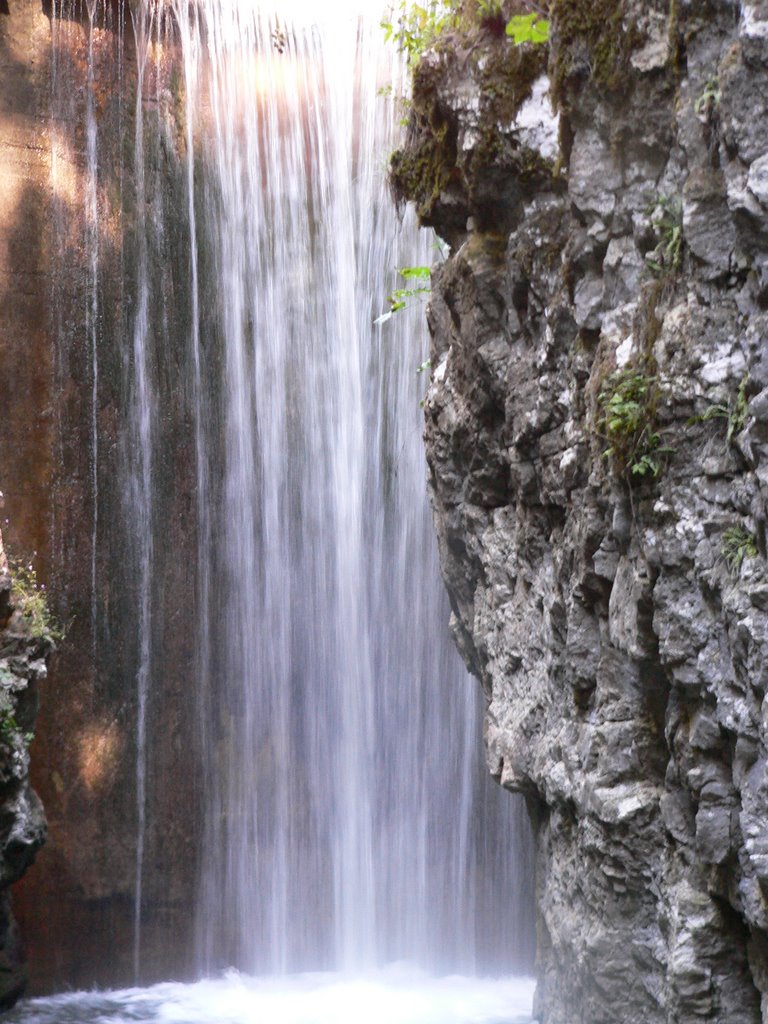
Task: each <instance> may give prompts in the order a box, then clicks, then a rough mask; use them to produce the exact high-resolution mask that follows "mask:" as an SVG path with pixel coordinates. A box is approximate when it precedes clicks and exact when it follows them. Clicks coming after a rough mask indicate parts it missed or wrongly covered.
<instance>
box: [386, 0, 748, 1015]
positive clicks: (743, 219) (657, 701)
mask: <svg viewBox="0 0 768 1024" xmlns="http://www.w3.org/2000/svg"><path fill="white" fill-rule="evenodd" d="M587 6H588V5H581V7H582V8H586V7H587ZM593 6H594V7H595V8H597V7H599V6H600V5H599V4H597V5H593ZM552 8H553V10H552V14H553V19H552V38H551V44H550V54H549V76H550V80H551V81H553V82H555V83H556V84H557V94H558V107H559V109H558V113H559V117H560V119H561V124H560V126H559V139H560V147H561V152H560V157H559V161H553V160H551V158H550V156H549V154H547V153H545V152H543V150H542V149H541V148H534V149H529V147H530V146H534V147H536V146H537V142H536V135H535V133H532V132H531V131H530V127H529V126H525V128H526V131H527V135H526V134H524V126H523V125H522V124H521V123H520V122H519V121H516V120H515V116H514V115H510V112H509V110H506V111H505V114H504V118H500V117H499V116H498V112H497V111H495V110H494V109H493V108H492V105H487V104H486V105H484V101H483V99H482V97H483V96H484V95H485V92H484V91H483V89H480V90H479V96H480V98H479V99H478V101H477V102H472V99H471V96H470V97H469V99H468V96H469V94H470V93H471V92H472V90H473V89H477V88H478V87H477V74H476V72H475V71H474V70H473V66H472V64H471V62H469V64H467V61H466V60H462V61H459V60H456V59H455V54H456V52H460V53H465V52H466V49H467V47H468V45H469V44H466V43H458V42H455V41H454V42H451V41H447V42H444V43H443V44H442V47H441V46H438V47H437V48H436V50H435V51H433V52H432V53H431V54H429V55H428V58H427V61H426V63H425V64H424V65H423V66H422V69H421V70H420V71H419V72H417V74H416V76H415V81H414V106H413V113H412V116H411V125H410V128H409V133H408V139H407V142H406V145H405V147H404V150H403V151H402V152H401V153H400V154H399V155H397V156H396V158H395V163H394V168H395V171H397V170H398V169H400V170H402V168H403V167H409V166H410V167H413V166H414V162H413V161H414V159H416V158H417V157H418V158H419V159H422V160H424V159H427V161H429V159H433V160H434V161H435V166H434V167H433V171H435V172H436V173H434V174H432V176H431V177H429V179H428V180H429V181H430V183H431V185H430V189H431V191H429V192H428V193H427V192H426V191H425V188H424V187H423V183H424V181H425V180H427V176H425V175H422V176H421V177H417V178H415V179H414V178H411V179H408V178H407V177H404V176H403V175H402V173H400V174H399V175H398V174H397V173H396V174H395V175H394V185H395V189H396V191H397V192H398V193H399V196H400V198H401V199H413V200H415V201H416V203H417V206H418V208H419V210H420V213H421V215H422V218H423V220H424V222H425V223H427V224H431V225H433V226H434V227H435V228H436V229H437V231H438V232H439V233H441V234H442V235H443V236H444V237H445V238H446V239H447V240H448V241H449V242H450V244H451V253H450V255H449V257H448V258H447V259H446V260H445V262H444V263H442V264H441V265H440V266H438V267H436V268H435V270H434V271H433V296H432V302H431V309H430V313H429V324H430V331H431V335H432V354H431V359H432V379H431V383H430V386H429V389H428V392H427V396H426V400H425V415H426V442H427V456H428V460H429V468H430V486H431V495H432V502H433V507H434V513H435V523H436V528H437V533H438V537H439V543H440V548H441V554H442V565H443V572H444V577H445V581H446V584H447V586H448V590H449V592H450V595H451V602H452V607H453V611H454V617H453V628H454V633H455V637H456V640H457V643H458V646H459V648H460V649H461V651H462V654H463V656H464V658H465V660H466V662H467V664H468V666H469V667H470V669H471V670H472V671H473V672H474V673H475V674H476V675H477V676H478V678H479V679H480V681H481V683H482V686H483V688H484V691H485V693H486V695H487V699H488V711H487V722H486V741H487V752H488V763H489V767H490V771H491V772H492V773H493V774H494V775H495V776H496V777H497V778H498V779H499V781H500V782H501V784H502V785H504V786H506V787H508V788H510V789H513V790H518V791H522V792H523V793H525V794H526V795H527V798H528V802H529V807H530V810H531V815H532V820H533V822H534V828H535V832H536V842H537V851H538V881H537V890H538V891H537V902H538V950H539V952H538V982H539V984H538V994H537V1013H538V1015H539V1018H540V1019H541V1021H543V1022H546V1024H575V1022H576V1021H584V1022H588V1024H609V1022H610V1024H617V1022H626V1024H630V1022H631V1024H635V1022H637V1024H639V1022H643V1024H655V1022H662V1021H663V1022H671V1021H675V1022H677V1024H689V1022H694V1021H712V1022H714V1021H717V1022H725V1021H727V1022H728V1024H742V1022H743V1024H747V1022H749V1024H754V1022H757V1021H764V1022H765V1021H768V904H767V903H766V893H768V775H767V774H766V763H767V760H766V736H767V732H766V730H768V716H767V714H766V707H768V704H767V703H766V690H767V688H768V668H767V667H766V652H767V651H768V574H767V573H766V563H765V557H766V535H765V529H766V498H767V497H768V200H767V199H766V196H768V192H767V191H766V166H768V116H767V115H768V111H767V110H766V106H768V83H767V82H766V77H767V76H768V5H766V4H765V3H755V2H753V3H743V4H737V3H731V2H728V0H709V2H705V3H696V4H691V3H686V2H679V3H676V4H671V5H668V4H666V3H662V2H654V3H648V4H646V3H642V4H641V3H639V2H630V0H627V2H626V3H624V4H623V5H621V4H620V5H614V14H612V15H611V17H610V18H609V19H607V20H605V22H604V24H603V25H602V26H600V25H597V24H596V23H592V22H590V19H589V18H588V17H586V16H585V17H584V18H582V19H581V20H579V18H578V17H576V15H575V14H574V10H576V9H577V8H578V5H577V4H573V3H569V2H566V0H559V2H556V3H554V4H553V5H552ZM611 33H613V35H611ZM492 45H493V46H503V45H507V44H506V43H505V42H504V41H499V42H497V43H493V44H492ZM462 46H463V47H464V50H461V47H462ZM452 47H453V50H454V53H452ZM457 48H459V49H458V50H457ZM493 59H494V60H496V59H498V56H496V57H494V58H493ZM515 60H518V58H515ZM611 62H613V63H611ZM468 68H469V70H467V69H468ZM532 82H533V77H531V79H530V80H529V86H530V85H531V83H532ZM483 88H484V90H485V91H487V89H488V83H486V84H485V86H484V87H483ZM529 95H530V94H529ZM436 112H439V117H437V115H436ZM542 116H543V117H544V118H545V120H546V118H547V116H548V115H546V114H543V115H542ZM436 126H437V135H438V136H439V138H437V140H436V137H435V132H436ZM543 137H547V133H546V132H544V133H543ZM446 139H448V140H453V141H452V146H453V148H452V149H450V150H448V149H446V147H445V145H443V143H444V140H446ZM451 160H452V161H453V162H450V161H451ZM446 161H449V163H448V164H446ZM545 165H546V166H548V168H549V173H548V174H546V175H544V174H543V173H542V168H543V167H544V166H545ZM522 167H535V168H536V173H535V174H524V173H522V171H521V168H522ZM492 181H501V182H503V183H504V184H503V188H501V189H500V190H498V191H497V206H494V205H493V203H492V202H489V199H488V196H489V194H490V193H489V190H488V188H486V187H485V185H484V183H487V182H492ZM435 183H437V184H435ZM478 186H480V187H478ZM478 197H480V198H478ZM630 406H632V407H631V408H630Z"/></svg>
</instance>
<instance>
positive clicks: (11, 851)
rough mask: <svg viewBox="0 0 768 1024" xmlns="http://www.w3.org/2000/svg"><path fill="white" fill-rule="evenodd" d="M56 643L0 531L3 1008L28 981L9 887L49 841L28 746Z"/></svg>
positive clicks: (0, 961)
mask: <svg viewBox="0 0 768 1024" xmlns="http://www.w3.org/2000/svg"><path fill="white" fill-rule="evenodd" d="M0 500H1V498H0ZM14 602H15V604H14ZM51 648H52V644H51V640H50V638H49V637H48V636H46V635H44V634H40V633H38V632H37V631H36V630H35V629H34V628H32V627H31V626H30V622H29V620H28V618H26V617H25V615H24V614H23V610H22V608H20V607H19V606H18V600H17V599H16V597H15V595H14V592H13V590H12V578H11V573H10V571H9V567H8V561H7V558H6V555H5V551H4V548H3V539H2V535H0V1010H4V1009H8V1007H10V1006H12V1005H13V1004H14V1003H15V1002H16V1000H17V999H18V998H19V996H20V995H21V994H22V992H23V991H24V988H25V987H26V983H27V969H26V963H25V956H24V949H23V946H22V943H21V937H20V935H19V931H18V928H17V925H16V922H15V920H14V918H13V914H12V912H11V895H10V887H11V886H12V885H13V883H14V882H17V881H18V880H19V879H20V878H21V876H22V875H23V874H24V872H25V871H26V870H27V868H28V867H29V866H30V864H31V863H32V862H33V860H34V859H35V854H36V852H37V851H38V850H39V848H40V847H41V846H42V845H43V843H44V842H45V836H46V822H45V814H44V812H43V807H42V804H41V803H40V800H39V799H38V797H37V794H36V793H35V792H34V790H33V789H32V787H31V786H30V784H29V749H28V747H29V743H30V742H31V739H32V731H33V729H34V725H35V717H36V715H37V706H38V684H39V682H40V681H41V680H43V679H45V677H46V674H47V668H46V658H47V656H48V654H49V653H50V651H51Z"/></svg>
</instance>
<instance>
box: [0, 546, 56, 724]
mask: <svg viewBox="0 0 768 1024" xmlns="http://www.w3.org/2000/svg"><path fill="white" fill-rule="evenodd" d="M11 577H12V585H11V603H12V604H13V606H14V608H15V609H16V610H17V611H18V612H19V614H20V615H21V617H22V619H23V620H24V623H25V625H26V627H27V631H28V632H29V635H30V636H31V637H32V638H33V639H36V640H48V641H50V642H51V643H55V642H56V641H58V640H63V639H64V635H65V632H66V631H65V629H64V628H63V627H62V625H61V623H59V622H58V620H57V619H56V618H55V616H54V615H53V613H52V612H51V610H50V607H49V606H48V595H47V593H46V590H45V584H44V583H40V582H39V581H38V579H37V572H36V571H35V568H34V566H33V564H32V562H31V561H29V562H21V561H18V560H16V561H14V560H12V561H11ZM0 710H1V709H0Z"/></svg>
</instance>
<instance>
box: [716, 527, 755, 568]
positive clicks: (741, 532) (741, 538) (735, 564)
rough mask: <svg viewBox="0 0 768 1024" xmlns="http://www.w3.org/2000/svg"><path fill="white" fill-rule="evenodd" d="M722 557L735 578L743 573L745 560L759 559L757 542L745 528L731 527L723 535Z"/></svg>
mask: <svg viewBox="0 0 768 1024" xmlns="http://www.w3.org/2000/svg"><path fill="white" fill-rule="evenodd" d="M722 555H723V559H724V561H725V564H726V565H727V566H728V568H729V570H730V571H731V573H733V575H734V576H735V575H737V574H738V573H739V572H740V571H741V566H742V564H743V562H744V559H745V558H755V557H757V541H756V540H755V538H754V537H753V535H752V534H751V533H748V532H747V531H746V530H745V529H744V527H743V526H730V527H729V528H728V529H727V530H726V531H725V533H724V534H723V546H722Z"/></svg>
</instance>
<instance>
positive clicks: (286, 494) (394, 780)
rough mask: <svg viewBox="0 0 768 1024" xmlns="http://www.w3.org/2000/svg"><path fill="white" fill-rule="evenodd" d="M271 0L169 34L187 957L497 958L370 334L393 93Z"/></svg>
mask: <svg viewBox="0 0 768 1024" xmlns="http://www.w3.org/2000/svg"><path fill="white" fill-rule="evenodd" d="M178 9H179V8H178V6H177V10H178ZM289 13H290V15H291V18H292V20H289V19H288V15H287V14H286V10H285V7H283V6H281V7H280V8H278V9H275V10H271V9H267V8H266V6H265V5H264V4H257V3H255V2H253V0H250V2H249V0H240V2H237V3H235V2H233V0H207V2H206V3H204V4H201V5H198V6H197V18H199V22H196V23H195V24H194V25H193V24H191V23H189V22H188V23H187V24H185V26H184V28H183V31H182V41H183V45H184V47H185V51H186V52H185V68H187V71H186V73H185V82H186V86H187V90H188V95H187V117H188V125H189V127H188V133H189V134H188V139H189V140H190V141H191V140H192V138H193V137H194V140H195V144H196V145H197V146H199V163H200V174H201V175H202V181H196V180H193V175H192V170H191V169H190V171H189V175H188V183H189V188H190V189H193V188H197V189H198V201H199V203H200V208H201V211H202V213H201V219H202V223H201V230H200V238H201V239H202V238H205V240H206V244H208V245H209V246H210V252H209V254H208V259H207V265H208V268H209V272H210V274H211V280H210V282H209V288H210V293H211V294H212V295H213V296H215V303H216V309H215V317H214V320H215V322H214V323H212V325H211V330H212V332H213V333H215V334H216V335H217V341H218V344H220V346H221V349H222V354H221V357H220V360H216V359H215V358H214V356H213V354H212V346H213V341H212V339H211V338H210V337H209V338H206V339H203V340H202V341H201V340H200V339H199V338H198V337H197V336H195V337H194V338H193V345H194V347H195V351H196V352H197V351H203V356H205V351H204V350H205V348H206V346H207V359H208V365H207V366H206V367H205V370H204V371H203V373H202V376H203V378H204V380H205V382H206V385H205V388H206V398H205V403H207V409H206V410H205V411H202V412H200V413H198V415H197V419H196V423H197V425H198V427H197V429H198V434H197V438H198V447H199V449H200V446H203V445H207V446H208V448H207V454H206V452H202V451H199V454H198V472H199V473H200V472H205V471H206V468H207V467H208V466H210V465H213V464H214V463H216V464H218V460H217V459H216V458H215V455H214V452H215V451H216V450H218V451H220V453H221V463H220V474H221V475H220V478H219V479H218V481H211V480H209V479H207V478H205V479H200V480H199V483H198V492H199V494H203V495H213V494H218V495H219V497H218V500H217V501H216V504H215V507H214V508H212V509H211V510H210V517H211V526H210V528H209V531H208V533H207V534H206V535H207V536H209V538H210V543H209V545H208V547H209V550H208V551H207V552H206V554H207V557H208V558H210V559H211V563H210V569H209V570H207V574H206V576H205V578H206V579H207V580H208V581H209V584H208V585H207V587H206V588H203V592H205V590H206V589H208V590H210V581H212V580H214V578H215V579H216V580H217V581H218V582H217V584H216V587H215V588H214V589H213V590H210V592H209V593H208V594H207V596H208V597H209V601H210V603H209V606H208V608H207V610H205V609H204V611H203V614H204V615H205V617H206V621H205V622H204V623H202V624H201V627H200V631H201V632H202V633H203V634H207V633H208V631H210V636H211V637H212V641H211V644H212V647H211V658H212V659H213V660H214V662H215V671H213V672H212V673H211V686H210V687H209V688H208V689H207V700H206V701H205V702H204V703H203V705H202V707H203V717H204V730H203V731H204V735H205V736H206V737H207V747H208V750H207V754H208V758H209V761H208V769H207V777H208V779H209V792H208V812H207V813H208V817H207V827H206V835H205V844H204V862H203V872H202V883H201V898H200V910H199V934H200V950H201V957H202V961H203V964H204V966H205V967H206V968H208V969H211V968H214V967H220V966H224V965H226V964H236V965H237V966H239V967H241V968H243V969H246V970H248V971H261V972H264V971H267V972H284V971H287V970H298V969H316V968H323V967H331V966H333V967H339V968H342V969H346V970H361V969H366V968H370V967H371V966H373V965H376V964H380V963H382V962H386V961H388V960H392V959H399V958H406V959H409V960H412V961H415V962H419V963H421V964H424V965H427V966H429V967H431V968H439V969H457V968H462V969H465V970H476V969H478V968H482V967H483V966H484V965H485V966H486V967H488V966H493V967H495V968H498V967H499V966H500V965H501V964H504V963H506V965H507V966H509V965H510V964H511V963H513V962H514V960H515V956H516V954H517V946H518V943H519V938H520V929H521V928H525V926H526V922H524V921H521V920H520V915H519V913H516V911H519V910H520V907H521V906H522V902H520V901H519V900H516V896H515V892H516V881H517V879H516V877H515V872H516V871H517V870H519V868H520V865H519V864H518V865H517V866H516V864H515V855H516V851H515V823H514V821H513V817H514V814H515V812H516V808H515V806H514V805H513V804H512V802H511V801H510V800H509V799H508V798H505V797H503V795H502V794H501V793H498V792H496V791H495V790H493V789H492V785H491V783H490V781H486V780H485V779H484V777H483V774H482V769H481V767H480V765H479V763H478V762H479V760H480V756H479V750H480V745H481V741H480V737H479V717H478V700H477V694H476V693H475V690H474V687H473V685H472V684H471V683H470V682H469V681H468V680H467V678H466V676H465V673H464V671H463V669H462V667H461V666H460V663H459V660H458V657H457V656H456V654H455V652H454V651H453V649H452V647H451V642H450V640H449V638H448V635H447V618H448V609H447V606H446V601H445V599H444V596H443V593H442V588H441V585H440V582H439V575H438V568H437V563H436V555H435V544H434V541H433V537H432V527H431V523H430V517H429V512H428V509H427V503H426V499H425V490H424V475H425V470H424V465H423V451H422V449H421V442H420V429H421V428H420V410H419V397H420V395H419V378H418V376H417V374H416V372H415V369H416V367H417V366H418V365H419V364H420V363H421V362H422V360H423V358H424V352H423V348H424V344H425V337H424V335H425V331H424V327H423V309H414V310H412V311H411V312H410V313H406V314H401V315H400V317H399V318H395V319H394V320H393V321H392V322H390V323H389V324H387V325H386V327H385V328H384V329H382V328H378V327H374V326H373V321H374V319H375V317H376V314H377V313H380V312H381V309H382V304H383V296H384V294H385V293H386V291H387V290H388V289H389V288H391V287H392V286H393V285H394V284H395V283H396V275H395V268H396V267H398V266H403V265H405V264H424V263H430V262H432V260H433V259H435V258H436V253H435V252H434V248H433V246H432V245H431V243H430V240H429V239H427V238H426V237H420V236H419V235H418V233H417V230H416V228H415V225H414V224H413V222H412V221H411V220H410V219H407V220H406V222H405V223H403V224H400V223H398V221H397V219H396V217H395V213H394V210H393V208H392V203H391V200H390V198H389V195H388V192H387V184H386V161H387V154H388V152H389V151H390V150H391V148H392V147H393V145H394V144H395V141H396V138H397V121H398V119H399V117H400V116H401V112H400V110H399V109H398V105H397V104H396V103H394V102H393V101H392V100H391V99H389V100H388V99H386V98H383V97H382V96H381V95H379V92H380V90H381V87H382V86H385V85H387V84H389V83H392V82H394V83H395V93H396V94H397V92H398V90H400V89H401V88H402V85H403V83H402V70H401V66H400V62H399V60H398V57H397V54H395V53H394V52H392V51H387V50H386V49H385V48H384V47H383V45H382V41H381V32H380V29H379V27H378V20H379V19H378V18H376V17H375V16H374V17H371V16H370V15H368V16H366V17H364V18H362V17H358V12H357V11H353V12H351V13H350V12H348V11H347V12H341V13H338V12H337V13H335V14H334V15H333V16H332V17H329V18H328V19H327V20H326V21H324V22H321V23H320V22H318V20H317V12H316V5H305V11H302V10H301V5H300V4H295V5H293V6H292V7H291V8H290V12H289ZM182 14H183V9H182ZM200 40H204V43H205V46H204V47H203V45H202V44H201V42H200ZM192 46H194V47H195V48H194V50H190V49H189V48H190V47H192ZM191 53H194V55H195V57H196V58H197V59H198V60H199V61H200V65H199V66H197V67H196V69H195V71H194V73H191V72H190V71H189V70H188V69H189V65H190V54H191ZM203 53H205V57H203ZM189 159H190V160H191V156H190V157H189ZM190 168H191V164H190ZM190 211H191V213H190V215H191V216H193V215H194V210H193V200H192V198H190ZM192 236H193V238H194V237H197V229H195V231H193V232H192ZM193 267H194V270H193V273H195V274H196V273H197V269H196V267H195V265H194V262H193ZM197 289H198V284H197V281H196V280H195V282H194V284H193V296H194V295H196V294H197ZM209 316H210V313H209ZM201 345H202V349H201V348H200V346H201ZM203 356H201V358H202V357H203ZM219 367H220V376H218V377H217V372H216V371H217V369H218V368H219ZM203 423H205V424H207V425H208V426H209V427H210V428H211V429H213V430H214V432H215V431H216V430H218V435H217V436H211V437H208V438H207V440H206V439H204V438H203V436H202V432H201V424H203ZM217 445H218V446H220V447H219V448H217ZM214 524H215V525H214ZM502 893H503V894H504V895H503V899H504V900H505V901H509V904H508V911H507V912H506V913H505V914H504V915H499V913H498V907H497V905H496V900H498V899H499V898H502V897H500V895H499V894H502ZM492 894H496V895H495V896H494V895H492Z"/></svg>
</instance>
